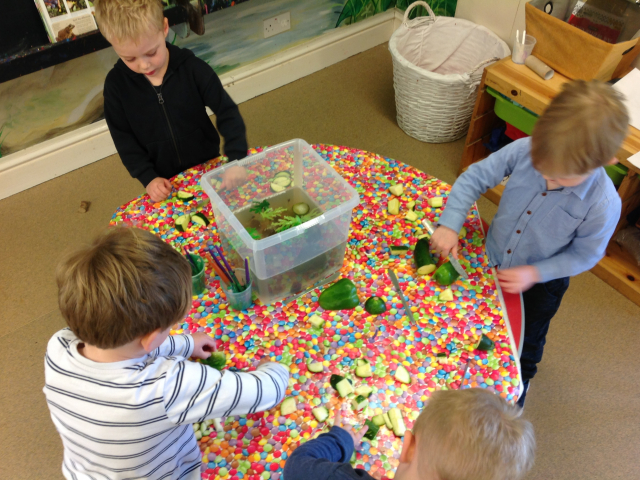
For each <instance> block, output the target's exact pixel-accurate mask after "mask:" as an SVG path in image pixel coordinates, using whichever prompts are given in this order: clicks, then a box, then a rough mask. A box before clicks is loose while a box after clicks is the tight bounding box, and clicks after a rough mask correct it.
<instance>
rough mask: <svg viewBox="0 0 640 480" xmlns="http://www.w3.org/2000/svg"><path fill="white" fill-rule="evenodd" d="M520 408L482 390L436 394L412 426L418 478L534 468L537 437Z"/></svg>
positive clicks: (494, 477) (444, 479)
mask: <svg viewBox="0 0 640 480" xmlns="http://www.w3.org/2000/svg"><path fill="white" fill-rule="evenodd" d="M521 412H522V409H520V408H518V407H515V406H511V405H509V404H508V403H507V402H506V401H505V400H504V399H503V398H501V397H500V396H498V395H496V394H494V393H492V392H489V391H488V390H484V389H480V388H472V389H467V390H443V391H437V392H434V393H433V394H432V395H431V398H430V399H429V402H428V403H427V406H426V407H425V408H424V409H423V411H422V413H421V414H420V416H419V417H418V419H417V420H416V422H415V424H414V426H413V433H412V436H413V437H414V438H415V442H416V444H415V446H414V453H413V457H417V465H416V471H417V472H418V475H417V476H418V477H419V478H420V479H429V480H434V479H437V480H518V479H520V478H522V477H524V475H525V473H526V472H527V471H528V470H529V469H530V468H531V467H532V466H533V460H534V451H535V437H534V434H533V427H532V426H531V423H530V422H528V421H527V420H525V419H523V418H520V414H521ZM405 442H406V440H405ZM405 448H406V445H405ZM403 455H405V452H404V450H403ZM401 461H402V457H401ZM396 477H398V475H396ZM403 478H404V477H403Z"/></svg>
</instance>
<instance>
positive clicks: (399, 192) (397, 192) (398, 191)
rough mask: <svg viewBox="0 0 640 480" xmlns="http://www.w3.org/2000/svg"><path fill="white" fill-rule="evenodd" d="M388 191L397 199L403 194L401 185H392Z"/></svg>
mask: <svg viewBox="0 0 640 480" xmlns="http://www.w3.org/2000/svg"><path fill="white" fill-rule="evenodd" d="M389 191H390V192H391V193H393V194H394V195H395V196H396V197H399V196H401V195H402V193H403V192H404V188H402V185H393V186H391V187H389Z"/></svg>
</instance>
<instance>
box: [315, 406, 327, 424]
mask: <svg viewBox="0 0 640 480" xmlns="http://www.w3.org/2000/svg"><path fill="white" fill-rule="evenodd" d="M311 413H313V416H314V417H316V420H317V421H319V422H324V421H325V420H326V419H327V418H329V410H327V409H326V408H325V407H316V408H314V409H313V410H311Z"/></svg>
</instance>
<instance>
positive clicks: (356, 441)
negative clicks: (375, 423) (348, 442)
mask: <svg viewBox="0 0 640 480" xmlns="http://www.w3.org/2000/svg"><path fill="white" fill-rule="evenodd" d="M333 426H334V427H340V428H344V429H345V430H346V431H347V432H349V435H351V438H353V448H354V450H358V448H360V443H362V437H363V436H364V434H365V433H367V430H369V426H368V425H365V426H364V427H362V428H361V429H360V430H359V431H358V433H355V432H354V431H353V427H352V426H351V425H350V424H349V423H348V422H345V421H344V420H343V419H342V411H341V410H338V412H337V413H336V416H335V418H334V420H333Z"/></svg>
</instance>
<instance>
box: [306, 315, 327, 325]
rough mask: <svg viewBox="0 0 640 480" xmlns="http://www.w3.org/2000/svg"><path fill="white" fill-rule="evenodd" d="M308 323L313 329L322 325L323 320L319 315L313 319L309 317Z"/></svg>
mask: <svg viewBox="0 0 640 480" xmlns="http://www.w3.org/2000/svg"><path fill="white" fill-rule="evenodd" d="M309 323H311V326H312V327H313V328H320V327H322V326H323V325H324V320H323V318H322V317H321V316H319V315H314V316H313V317H311V319H310V320H309Z"/></svg>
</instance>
